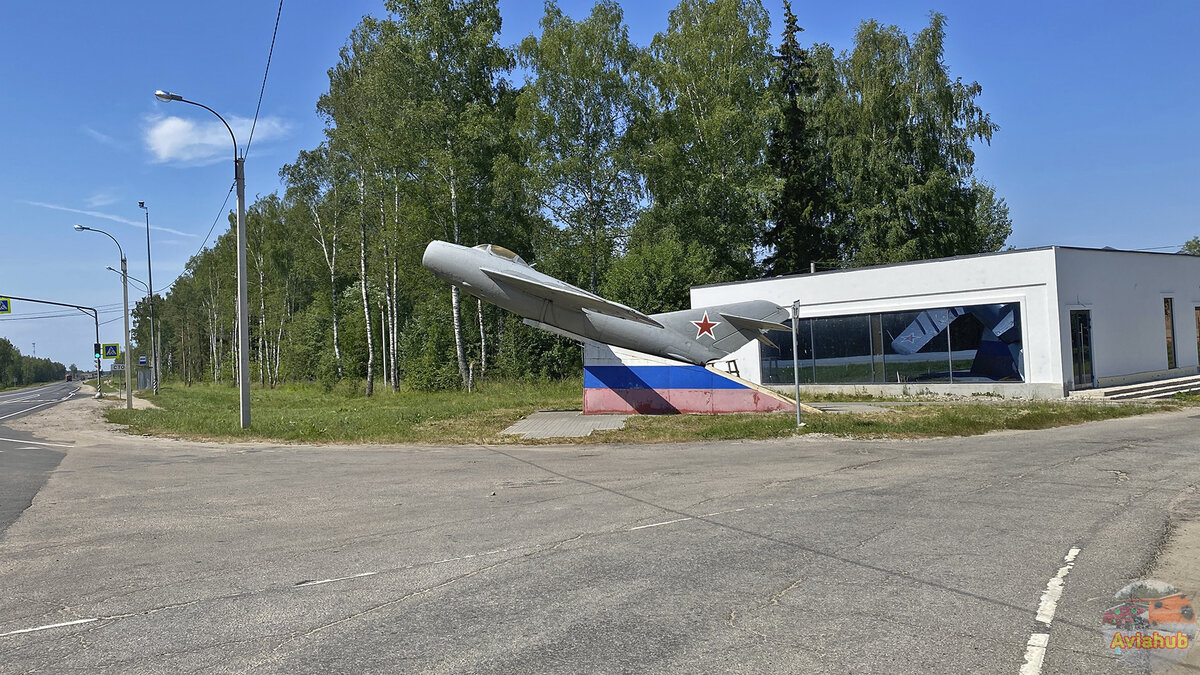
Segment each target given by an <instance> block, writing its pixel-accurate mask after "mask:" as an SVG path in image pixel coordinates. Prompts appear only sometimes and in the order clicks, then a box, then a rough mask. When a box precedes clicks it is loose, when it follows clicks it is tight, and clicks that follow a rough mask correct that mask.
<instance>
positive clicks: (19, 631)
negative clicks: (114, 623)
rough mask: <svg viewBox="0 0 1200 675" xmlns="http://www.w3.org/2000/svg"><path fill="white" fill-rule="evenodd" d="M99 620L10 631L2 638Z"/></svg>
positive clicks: (81, 620)
mask: <svg viewBox="0 0 1200 675" xmlns="http://www.w3.org/2000/svg"><path fill="white" fill-rule="evenodd" d="M99 620H100V619H98V618H93V619H80V620H78V621H64V622H63V623H52V624H49V625H46V626H38V627H36V628H23V629H21V630H14V631H9V632H7V633H0V638H2V637H8V636H9V635H20V634H21V633H33V632H36V631H39V630H50V629H51V628H62V627H63V626H77V625H79V624H81V623H91V622H93V621H99Z"/></svg>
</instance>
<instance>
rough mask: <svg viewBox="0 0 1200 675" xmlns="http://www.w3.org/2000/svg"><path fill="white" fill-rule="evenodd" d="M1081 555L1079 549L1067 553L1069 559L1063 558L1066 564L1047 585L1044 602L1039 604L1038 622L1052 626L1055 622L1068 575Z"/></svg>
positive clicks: (1043, 595) (1043, 594) (1043, 596)
mask: <svg viewBox="0 0 1200 675" xmlns="http://www.w3.org/2000/svg"><path fill="white" fill-rule="evenodd" d="M1077 555H1079V549H1077V548H1073V549H1071V550H1070V551H1068V552H1067V557H1065V558H1063V562H1064V563H1065V564H1064V565H1063V566H1062V567H1060V568H1058V574H1055V575H1054V578H1053V579H1051V580H1050V581H1049V583H1047V584H1046V591H1045V592H1044V593H1042V601H1041V603H1040V604H1038V613H1037V620H1038V621H1041V622H1042V623H1044V624H1046V625H1047V626H1049V625H1050V622H1051V621H1053V620H1054V611H1055V610H1056V609H1057V608H1058V599H1059V598H1061V597H1062V592H1063V582H1064V579H1066V578H1067V574H1068V573H1069V572H1070V571H1071V568H1072V567H1074V566H1075V556H1077Z"/></svg>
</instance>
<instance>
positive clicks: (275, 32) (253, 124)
mask: <svg viewBox="0 0 1200 675" xmlns="http://www.w3.org/2000/svg"><path fill="white" fill-rule="evenodd" d="M282 14H283V0H279V10H278V11H276V12H275V30H273V31H271V48H270V49H269V50H267V67H266V68H265V69H264V70H263V81H262V87H261V88H260V89H259V90H258V106H257V107H255V108H254V121H253V122H251V123H250V138H249V140H247V141H246V151H245V152H243V153H242V159H243V160H244V159H246V156H247V155H249V154H250V144H251V143H253V142H254V127H256V126H258V112H259V111H260V110H262V100H263V92H264V91H266V90H267V73H269V72H271V56H272V55H273V54H274V53H275V36H276V35H278V34H279V17H280V15H282Z"/></svg>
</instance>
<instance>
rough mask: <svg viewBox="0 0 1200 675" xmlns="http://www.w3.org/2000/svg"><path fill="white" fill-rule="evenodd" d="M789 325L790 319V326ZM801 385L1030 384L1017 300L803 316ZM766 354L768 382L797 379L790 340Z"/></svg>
mask: <svg viewBox="0 0 1200 675" xmlns="http://www.w3.org/2000/svg"><path fill="white" fill-rule="evenodd" d="M787 323H788V325H790V321H789V322H787ZM798 327H799V331H798V335H797V342H798V348H799V360H800V364H799V366H800V382H802V383H805V384H872V383H874V384H885V383H907V382H930V383H933V382H996V381H1015V382H1021V381H1024V372H1023V368H1024V366H1023V361H1024V358H1023V353H1022V344H1021V320H1020V305H1019V303H1015V302H1011V303H1001V304H992V305H970V306H962V307H938V308H932V309H925V310H918V311H907V312H883V313H878V314H852V315H845V316H834V317H817V318H813V319H801V320H800V323H799V325H798ZM768 337H769V338H770V339H771V340H772V341H773V342H775V343H776V345H778V346H777V347H770V346H767V345H763V346H762V347H761V349H760V352H759V354H760V359H761V362H762V373H763V383H764V384H789V383H791V382H792V336H791V334H790V333H787V332H782V331H778V332H777V331H772V332H770V333H768Z"/></svg>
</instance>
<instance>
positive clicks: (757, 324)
mask: <svg viewBox="0 0 1200 675" xmlns="http://www.w3.org/2000/svg"><path fill="white" fill-rule="evenodd" d="M720 315H721V318H723V319H725V320H726V321H728V322H729V325H731V326H733V327H734V328H737V329H738V330H745V331H750V332H752V333H754V339H756V340H758V341H759V342H761V343H763V344H765V345H767V346H768V347H774V348H776V349H778V348H779V345H777V344H775V343H774V342H772V341H771V338H769V337H767V336H766V334H765V333H763V332H762V331H767V330H782V331H788V332H791V330H792V329H791V327H790V326H786V325H784V324H782V323H778V322H775V321H767V320H766V319H752V318H750V317H748V316H737V315H736V314H726V313H724V312H721V313H720Z"/></svg>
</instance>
